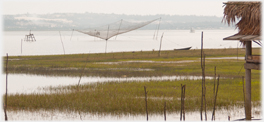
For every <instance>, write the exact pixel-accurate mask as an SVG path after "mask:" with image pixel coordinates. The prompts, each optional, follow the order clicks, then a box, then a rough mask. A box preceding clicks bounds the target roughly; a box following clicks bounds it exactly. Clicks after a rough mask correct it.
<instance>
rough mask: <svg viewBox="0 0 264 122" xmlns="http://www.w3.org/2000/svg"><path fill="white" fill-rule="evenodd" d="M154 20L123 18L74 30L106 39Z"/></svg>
mask: <svg viewBox="0 0 264 122" xmlns="http://www.w3.org/2000/svg"><path fill="white" fill-rule="evenodd" d="M156 20H158V19H155V20H151V21H146V22H129V21H125V20H120V21H117V22H114V23H111V24H108V25H105V26H101V27H97V28H90V29H83V30H76V31H78V32H81V33H84V34H88V35H90V36H94V37H98V38H101V39H104V40H108V39H109V38H111V37H113V36H116V35H119V34H122V33H126V32H129V31H132V30H135V29H138V28H141V27H143V26H145V25H147V24H150V23H152V22H154V21H156Z"/></svg>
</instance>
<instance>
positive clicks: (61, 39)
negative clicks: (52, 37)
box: [59, 31, 65, 55]
mask: <svg viewBox="0 0 264 122" xmlns="http://www.w3.org/2000/svg"><path fill="white" fill-rule="evenodd" d="M59 33H60V31H59ZM60 39H61V33H60ZM61 44H62V48H63V52H64V55H65V49H64V45H63V42H62V39H61Z"/></svg>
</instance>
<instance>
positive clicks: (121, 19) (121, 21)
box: [115, 19, 123, 40]
mask: <svg viewBox="0 0 264 122" xmlns="http://www.w3.org/2000/svg"><path fill="white" fill-rule="evenodd" d="M122 21H123V19H121V22H120V24H119V27H118V31H117V33H119V30H120V27H121V24H122ZM116 37H117V35H116ZM116 37H115V40H116Z"/></svg>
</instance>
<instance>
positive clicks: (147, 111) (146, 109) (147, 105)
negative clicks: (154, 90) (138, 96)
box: [144, 86, 148, 121]
mask: <svg viewBox="0 0 264 122" xmlns="http://www.w3.org/2000/svg"><path fill="white" fill-rule="evenodd" d="M146 89H147V88H146V86H144V90H145V102H146V114H147V121H148V100H147V93H148V92H147V90H146Z"/></svg>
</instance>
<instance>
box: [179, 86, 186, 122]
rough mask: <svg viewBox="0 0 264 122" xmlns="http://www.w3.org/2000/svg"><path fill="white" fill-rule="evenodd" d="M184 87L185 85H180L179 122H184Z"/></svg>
mask: <svg viewBox="0 0 264 122" xmlns="http://www.w3.org/2000/svg"><path fill="white" fill-rule="evenodd" d="M185 87H186V85H182V84H181V116H180V120H181V121H182V120H183V121H185V109H184V108H185V106H184V100H185Z"/></svg>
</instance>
